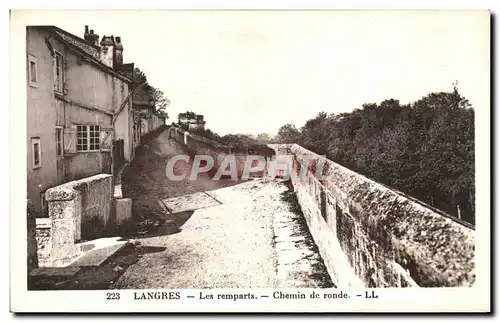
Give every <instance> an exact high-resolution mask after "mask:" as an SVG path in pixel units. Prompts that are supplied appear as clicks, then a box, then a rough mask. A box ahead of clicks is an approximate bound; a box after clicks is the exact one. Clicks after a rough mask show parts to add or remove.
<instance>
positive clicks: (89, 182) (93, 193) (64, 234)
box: [45, 174, 113, 266]
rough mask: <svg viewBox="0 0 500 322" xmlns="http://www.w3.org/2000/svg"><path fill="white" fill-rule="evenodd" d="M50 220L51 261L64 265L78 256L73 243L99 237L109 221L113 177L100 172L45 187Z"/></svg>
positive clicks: (77, 249)
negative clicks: (52, 186) (47, 188)
mask: <svg viewBox="0 0 500 322" xmlns="http://www.w3.org/2000/svg"><path fill="white" fill-rule="evenodd" d="M45 196H46V199H47V202H48V204H49V215H50V219H51V238H50V264H49V265H48V266H64V265H66V264H68V263H70V262H71V261H73V260H74V259H75V258H76V257H78V256H79V255H81V249H80V248H79V247H78V246H77V245H76V244H75V243H76V242H78V241H81V240H89V239H95V238H99V237H102V236H103V235H104V234H105V232H106V228H107V227H108V225H109V224H111V223H110V220H109V219H110V216H111V203H112V197H113V187H112V176H111V175H108V174H99V175H95V176H92V177H88V178H84V179H81V180H77V181H71V182H68V183H65V184H62V185H60V186H56V187H54V188H51V189H49V190H47V192H46V194H45Z"/></svg>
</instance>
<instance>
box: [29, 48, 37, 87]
mask: <svg viewBox="0 0 500 322" xmlns="http://www.w3.org/2000/svg"><path fill="white" fill-rule="evenodd" d="M28 78H29V84H30V86H31V87H38V71H37V59H36V57H35V56H32V55H28Z"/></svg>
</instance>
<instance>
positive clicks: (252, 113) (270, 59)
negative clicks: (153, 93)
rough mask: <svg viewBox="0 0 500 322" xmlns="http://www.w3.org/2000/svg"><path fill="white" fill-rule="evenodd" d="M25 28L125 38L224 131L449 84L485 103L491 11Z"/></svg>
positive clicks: (183, 17) (191, 16) (72, 16)
mask: <svg viewBox="0 0 500 322" xmlns="http://www.w3.org/2000/svg"><path fill="white" fill-rule="evenodd" d="M22 15H23V19H24V20H25V21H29V22H30V23H29V24H34V25H39V24H50V25H56V26H58V27H60V28H62V29H65V30H67V31H69V32H71V33H73V34H75V35H78V36H80V37H82V38H83V33H84V26H85V25H89V27H90V29H94V31H95V33H97V34H98V35H100V36H101V37H102V36H103V35H108V36H109V35H114V36H115V37H116V36H120V37H121V38H122V43H123V47H124V51H123V55H124V62H126V63H129V62H133V63H135V64H136V67H139V68H140V69H141V70H142V71H144V72H145V73H146V76H147V78H148V81H149V83H150V84H151V85H152V86H155V87H157V88H159V89H161V90H162V91H163V92H164V93H165V94H166V96H167V97H168V98H169V99H170V101H171V105H170V106H169V107H168V113H169V115H170V119H169V120H168V121H167V123H170V122H172V121H177V114H178V113H181V112H185V111H193V112H195V113H197V114H203V115H204V116H205V120H206V122H207V124H206V127H207V128H209V129H211V130H213V131H215V132H217V133H219V134H221V135H224V134H228V133H233V134H236V133H244V134H258V133H276V132H277V131H278V129H279V127H280V126H282V125H283V124H285V123H291V124H294V125H296V126H297V127H300V126H302V125H304V123H305V122H306V121H307V120H308V119H310V118H313V117H314V116H316V115H317V114H318V113H319V112H321V111H325V112H328V113H340V112H347V111H352V110H354V109H356V108H360V107H361V106H362V104H364V103H380V102H381V101H383V100H385V99H389V98H394V99H398V100H400V102H401V103H409V102H413V101H415V100H418V99H420V98H421V97H423V96H425V95H426V94H428V93H431V92H437V91H451V90H452V89H453V85H452V84H453V83H454V82H455V81H458V88H459V90H460V92H461V94H462V95H464V96H465V97H466V98H467V99H469V101H470V102H471V103H472V105H473V106H474V108H476V109H477V108H478V107H482V108H486V106H487V108H489V104H490V102H489V98H490V94H489V93H490V92H489V90H490V81H489V77H490V62H489V59H490V54H489V53H490V47H489V41H490V34H489V27H490V18H489V12H486V11H427V12H423V11H421V12H411V11H408V12H404V11H166V10H154V11H153V10H151V11H150V10H144V11H139V10H137V11H125V10H123V11H104V10H99V11H97V10H96V11H50V12H49V11H48V12H40V11H33V12H24V13H22Z"/></svg>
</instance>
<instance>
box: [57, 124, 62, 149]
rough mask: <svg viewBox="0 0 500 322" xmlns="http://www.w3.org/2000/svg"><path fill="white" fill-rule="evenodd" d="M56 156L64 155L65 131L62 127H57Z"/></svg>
mask: <svg viewBox="0 0 500 322" xmlns="http://www.w3.org/2000/svg"><path fill="white" fill-rule="evenodd" d="M56 155H57V156H61V155H63V131H62V127H59V126H58V127H56Z"/></svg>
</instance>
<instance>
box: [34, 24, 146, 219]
mask: <svg viewBox="0 0 500 322" xmlns="http://www.w3.org/2000/svg"><path fill="white" fill-rule="evenodd" d="M26 51H27V53H26V54H27V55H26V61H27V122H28V123H27V140H28V142H27V145H28V153H27V161H28V169H27V171H28V173H27V174H28V176H27V180H28V182H27V183H28V191H27V193H28V199H29V200H31V202H32V203H33V206H34V208H35V210H36V212H37V215H38V216H44V215H46V213H47V211H46V203H45V202H44V193H45V190H47V189H48V188H51V187H53V186H56V185H59V184H62V183H64V182H68V181H72V180H77V179H81V178H84V177H88V176H92V175H95V174H98V173H110V174H111V173H113V168H114V163H115V161H116V160H115V159H116V156H122V157H123V160H124V161H131V160H132V159H133V156H134V148H135V146H136V145H137V144H138V142H137V139H136V135H135V134H134V127H133V117H132V103H131V101H132V100H131V96H132V93H131V90H132V88H131V80H130V79H129V78H127V77H126V76H125V75H124V73H122V72H121V70H122V69H123V68H125V69H126V68H127V67H130V66H124V65H123V47H122V45H121V39H120V38H119V37H116V38H114V37H113V36H110V37H107V36H104V37H103V38H102V40H101V42H99V36H98V35H96V34H94V32H93V30H91V31H89V30H88V27H86V28H85V33H84V38H83V39H82V38H79V37H78V36H75V35H72V34H70V33H68V32H66V31H64V30H62V29H60V28H57V27H54V26H32V27H27V34H26ZM132 68H133V67H132Z"/></svg>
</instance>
